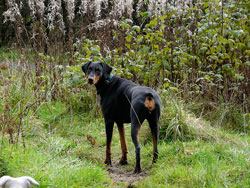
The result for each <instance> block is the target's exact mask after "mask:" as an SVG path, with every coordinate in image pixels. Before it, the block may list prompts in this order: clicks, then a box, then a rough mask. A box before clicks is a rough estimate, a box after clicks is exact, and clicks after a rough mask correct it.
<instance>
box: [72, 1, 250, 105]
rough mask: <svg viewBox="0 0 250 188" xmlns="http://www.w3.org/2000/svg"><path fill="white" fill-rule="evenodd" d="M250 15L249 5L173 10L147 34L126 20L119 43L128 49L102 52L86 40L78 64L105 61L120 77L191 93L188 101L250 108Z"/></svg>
mask: <svg viewBox="0 0 250 188" xmlns="http://www.w3.org/2000/svg"><path fill="white" fill-rule="evenodd" d="M214 5H215V6H214ZM245 5H246V6H245ZM248 10H249V5H248V4H246V2H245V1H240V2H239V3H235V2H232V3H228V4H226V3H224V5H223V10H222V8H221V6H220V5H219V4H218V3H217V2H213V1H212V2H205V3H201V4H197V5H196V6H195V7H194V8H192V9H191V8H188V9H183V10H182V11H181V12H180V11H177V10H175V9H171V8H170V7H168V9H167V12H166V14H165V15H164V16H160V17H155V18H154V19H151V21H150V22H149V23H148V24H147V25H146V26H145V27H144V28H141V27H139V26H137V25H133V23H132V20H130V19H124V20H123V21H121V23H120V25H119V26H117V30H120V31H119V32H117V33H115V35H114V38H113V39H114V41H115V42H117V43H120V44H122V46H119V47H118V48H114V49H108V48H106V49H104V50H103V51H101V50H100V47H99V45H98V44H99V43H100V41H90V40H88V39H86V38H84V39H83V40H82V41H78V43H77V47H78V49H79V50H78V52H77V53H76V56H75V57H76V62H78V63H82V62H86V61H89V60H90V59H93V60H100V61H105V62H107V63H110V64H112V65H114V66H115V71H116V74H118V75H122V76H123V77H126V78H129V79H132V80H134V81H137V82H139V83H141V84H144V85H148V86H151V87H158V86H160V87H162V86H163V88H169V87H178V88H179V89H185V90H186V92H187V93H185V94H183V96H186V97H189V96H192V97H194V96H201V97H202V98H204V97H206V98H209V99H212V100H216V101H219V100H220V96H221V97H222V100H223V101H224V102H232V101H234V100H235V99H236V100H239V99H241V100H242V98H243V97H244V95H247V96H246V97H247V98H246V99H247V103H248V105H249V92H247V88H248V87H249V85H248V84H247V83H249V79H250V78H249V75H250V72H249V58H250V55H249V48H250V46H249V45H250V41H249V38H250V34H249V30H250V24H249V16H250V15H249V11H248ZM222 11H223V12H222ZM143 15H144V16H145V17H147V15H148V14H147V13H145V14H142V16H143ZM124 33H125V34H124ZM187 88H188V90H187Z"/></svg>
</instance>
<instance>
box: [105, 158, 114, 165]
mask: <svg viewBox="0 0 250 188" xmlns="http://www.w3.org/2000/svg"><path fill="white" fill-rule="evenodd" d="M104 164H106V165H110V166H111V165H112V163H111V159H105V161H104Z"/></svg>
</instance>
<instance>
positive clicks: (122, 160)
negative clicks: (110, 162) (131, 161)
mask: <svg viewBox="0 0 250 188" xmlns="http://www.w3.org/2000/svg"><path fill="white" fill-rule="evenodd" d="M119 164H120V165H127V164H128V161H127V159H124V158H123V157H122V158H121V159H120V161H119Z"/></svg>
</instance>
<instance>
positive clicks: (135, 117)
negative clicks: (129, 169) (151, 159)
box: [130, 104, 145, 173]
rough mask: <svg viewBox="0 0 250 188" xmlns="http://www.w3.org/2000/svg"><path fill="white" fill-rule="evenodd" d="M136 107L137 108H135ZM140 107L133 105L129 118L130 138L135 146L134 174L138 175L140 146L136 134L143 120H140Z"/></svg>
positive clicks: (139, 170)
mask: <svg viewBox="0 0 250 188" xmlns="http://www.w3.org/2000/svg"><path fill="white" fill-rule="evenodd" d="M136 107H137V108H136ZM139 112H141V110H140V106H139V105H133V104H132V108H131V111H130V116H131V137H132V141H133V143H134V146H135V156H136V165H135V170H134V173H140V172H141V163H140V161H141V157H140V144H139V140H138V134H139V131H140V128H141V125H142V123H143V121H144V119H145V118H142V117H143V115H142V114H140V113H139Z"/></svg>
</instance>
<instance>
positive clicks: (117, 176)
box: [106, 164, 148, 188]
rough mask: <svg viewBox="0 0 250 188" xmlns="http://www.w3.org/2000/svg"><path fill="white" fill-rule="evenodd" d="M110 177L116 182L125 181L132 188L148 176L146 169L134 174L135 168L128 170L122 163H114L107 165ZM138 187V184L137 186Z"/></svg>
mask: <svg viewBox="0 0 250 188" xmlns="http://www.w3.org/2000/svg"><path fill="white" fill-rule="evenodd" d="M106 169H107V171H108V173H109V176H110V178H111V179H112V180H113V181H114V182H116V183H119V182H123V183H125V184H127V186H128V187H130V188H132V187H134V185H135V184H136V183H137V182H140V181H142V180H143V179H144V178H146V177H148V174H147V173H146V172H145V171H142V172H141V173H140V174H134V173H133V170H127V169H126V168H125V167H124V166H121V165H120V164H113V165H112V166H107V167H106ZM135 187H136V186H135Z"/></svg>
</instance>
